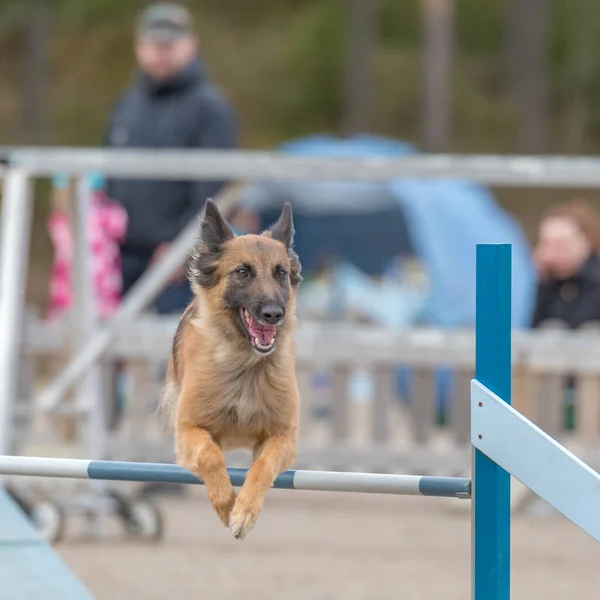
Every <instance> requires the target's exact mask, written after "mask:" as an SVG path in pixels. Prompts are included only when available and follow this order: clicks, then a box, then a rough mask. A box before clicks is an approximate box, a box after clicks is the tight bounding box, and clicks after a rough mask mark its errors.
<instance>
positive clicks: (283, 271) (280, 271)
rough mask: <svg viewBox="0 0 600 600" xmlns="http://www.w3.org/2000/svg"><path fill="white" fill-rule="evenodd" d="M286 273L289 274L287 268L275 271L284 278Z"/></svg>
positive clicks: (280, 277)
mask: <svg viewBox="0 0 600 600" xmlns="http://www.w3.org/2000/svg"><path fill="white" fill-rule="evenodd" d="M286 275H287V272H286V271H285V269H277V271H275V277H277V278H279V279H282V278H283V277H285V276H286Z"/></svg>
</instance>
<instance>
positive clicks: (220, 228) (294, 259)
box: [190, 200, 302, 356]
mask: <svg viewBox="0 0 600 600" xmlns="http://www.w3.org/2000/svg"><path fill="white" fill-rule="evenodd" d="M293 240H294V223H293V218H292V208H291V206H290V205H289V204H287V203H286V204H285V205H284V207H283V210H282V213H281V216H280V217H279V219H278V220H277V222H276V223H275V224H274V225H273V226H272V227H271V228H270V229H268V230H267V231H265V232H263V233H262V234H261V235H251V234H248V235H243V236H236V235H235V234H234V232H233V230H232V229H231V227H230V226H229V224H228V223H227V222H226V221H225V219H223V217H222V216H221V213H220V212H219V210H218V209H217V207H216V206H215V204H214V203H213V202H212V201H211V200H208V201H207V203H206V207H205V211H204V218H203V220H202V226H201V235H200V242H199V244H198V246H197V247H196V249H195V251H194V254H193V257H192V261H191V264H190V280H191V284H192V287H193V289H194V290H195V292H196V294H197V295H201V296H202V297H203V299H204V305H205V309H207V310H208V311H209V312H210V313H211V316H212V317H213V320H215V321H216V322H217V323H218V325H219V326H220V328H221V330H222V331H223V332H224V334H225V335H227V336H228V337H237V338H238V339H242V340H246V342H247V343H248V344H249V346H250V347H251V348H252V349H253V350H254V351H255V352H258V353H259V354H261V355H264V356H266V355H269V354H271V353H272V352H273V351H274V350H275V348H276V347H277V340H278V338H279V339H281V338H282V336H285V335H286V334H287V333H288V332H289V331H291V329H292V328H293V326H294V325H295V323H296V315H295V298H296V288H297V286H298V284H299V283H300V281H302V277H301V275H300V270H301V268H300V261H299V260H298V256H297V255H296V253H295V252H294V250H293Z"/></svg>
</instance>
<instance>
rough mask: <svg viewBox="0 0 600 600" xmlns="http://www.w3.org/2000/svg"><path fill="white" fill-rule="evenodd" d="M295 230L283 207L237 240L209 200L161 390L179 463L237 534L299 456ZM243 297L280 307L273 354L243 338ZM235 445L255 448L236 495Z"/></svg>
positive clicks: (246, 300)
mask: <svg viewBox="0 0 600 600" xmlns="http://www.w3.org/2000/svg"><path fill="white" fill-rule="evenodd" d="M293 235H294V229H293V221H292V213H291V207H290V206H289V205H287V204H286V206H285V207H284V209H283V211H282V214H281V217H280V218H279V220H278V221H277V223H275V225H273V227H271V229H269V230H268V231H266V232H264V233H262V234H261V235H244V236H239V237H237V236H235V234H234V233H233V231H232V230H231V228H230V227H229V225H228V224H227V223H226V221H225V220H224V219H223V218H222V216H221V215H220V213H219V211H218V210H217V208H216V206H215V205H214V203H212V202H211V201H210V200H209V201H208V202H207V204H206V208H205V214H204V219H203V221H202V226H201V236H200V241H199V243H198V245H197V247H196V248H195V250H194V253H193V255H192V260H191V263H190V273H189V277H190V282H191V285H192V288H193V290H194V294H195V297H194V300H193V301H192V303H191V304H190V305H189V306H188V307H187V309H186V310H185V312H184V314H183V315H182V318H181V321H180V323H179V327H178V329H177V332H176V334H175V337H174V340H173V347H172V352H171V356H170V360H169V364H168V368H167V377H166V381H165V386H164V390H163V397H162V403H161V409H162V412H163V413H164V414H165V416H166V417H167V418H168V420H169V421H170V423H171V424H172V426H173V428H174V431H175V451H176V457H177V462H178V463H179V464H181V465H182V466H183V467H185V468H187V469H189V470H190V471H192V472H193V473H195V474H196V475H197V476H199V477H201V478H202V479H203V480H204V482H205V485H206V491H207V494H208V498H209V500H210V502H211V504H212V506H213V508H214V509H215V511H216V512H217V513H218V515H219V517H220V519H221V521H222V522H223V523H224V524H225V526H227V527H229V528H230V530H231V532H232V533H233V535H234V536H235V537H237V538H239V539H243V538H244V537H245V536H246V535H247V533H248V532H249V530H250V529H251V528H252V527H253V526H254V524H255V522H256V520H257V518H258V515H259V513H260V511H261V509H262V505H263V500H264V497H265V494H266V492H267V490H268V489H269V488H270V487H271V485H272V483H273V480H274V479H275V477H276V476H277V475H278V474H279V473H281V472H282V471H284V470H286V469H289V468H290V467H291V466H292V464H293V462H294V459H295V457H296V448H297V440H298V402H299V398H298V389H297V384H296V376H295V348H294V342H293V339H292V333H293V331H294V329H295V326H296V315H295V296H296V289H297V286H298V284H299V282H300V281H301V279H302V278H301V276H300V263H299V261H298V257H297V256H296V254H295V253H294V251H293V249H292V244H293ZM240 265H241V267H240ZM244 272H245V274H244ZM248 273H250V275H248ZM240 298H242V299H243V302H244V303H245V304H248V305H252V306H258V307H264V304H265V302H269V301H271V300H275V301H277V302H278V303H279V304H278V306H279V305H280V306H281V308H282V309H283V310H284V312H285V316H284V319H283V321H282V322H281V323H279V324H278V325H277V333H276V338H275V339H276V342H275V347H274V349H273V350H271V353H270V354H263V353H260V352H259V351H257V350H256V349H255V348H254V347H253V346H252V345H251V343H250V339H249V336H246V335H244V330H243V322H242V321H243V317H242V319H240V318H239V311H240V309H242V310H243V308H246V307H242V306H241V305H238V302H239V299H240ZM257 310H260V308H259V309H257ZM263 310H264V308H263ZM236 311H237V312H236ZM234 448H244V449H248V450H250V451H251V452H252V453H253V463H252V465H251V467H250V469H249V471H248V474H247V476H246V481H245V483H244V485H243V487H242V488H241V490H240V492H239V495H238V496H237V498H236V494H235V491H234V489H233V487H232V485H231V483H230V480H229V477H228V475H227V471H226V468H225V459H224V455H223V452H226V451H228V450H231V449H234Z"/></svg>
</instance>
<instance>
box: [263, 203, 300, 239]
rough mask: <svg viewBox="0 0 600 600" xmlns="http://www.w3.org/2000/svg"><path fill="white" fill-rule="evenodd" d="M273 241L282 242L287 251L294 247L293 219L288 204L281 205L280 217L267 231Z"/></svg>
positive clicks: (290, 207)
mask: <svg viewBox="0 0 600 600" xmlns="http://www.w3.org/2000/svg"><path fill="white" fill-rule="evenodd" d="M269 231H270V232H271V237H272V238H273V239H274V240H277V241H279V242H283V243H284V244H285V247H286V248H287V249H288V250H289V249H290V248H291V247H292V246H293V245H294V217H293V216H292V206H291V204H290V203H289V202H286V203H285V204H284V205H283V210H282V211H281V216H280V217H279V219H277V222H276V223H275V224H274V225H273V226H272V227H271V229H270V230H269Z"/></svg>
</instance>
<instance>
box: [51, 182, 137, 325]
mask: <svg viewBox="0 0 600 600" xmlns="http://www.w3.org/2000/svg"><path fill="white" fill-rule="evenodd" d="M47 227H48V230H49V233H50V238H51V240H52V244H53V246H54V264H53V266H52V274H51V278H50V303H49V308H48V318H50V319H52V318H56V317H58V316H60V315H61V314H62V313H64V312H65V311H66V310H68V309H69V308H70V306H71V302H72V293H73V292H72V289H71V271H72V257H73V241H72V236H71V229H70V220H69V215H68V214H66V213H64V212H61V211H54V212H52V213H51V214H50V216H49V218H48V221H47ZM89 228H90V229H89V239H90V243H91V257H92V265H91V267H92V278H93V282H94V288H95V292H96V293H95V301H96V309H97V310H96V314H97V317H98V318H99V319H105V318H106V317H108V316H110V315H111V314H112V313H113V311H114V310H115V309H116V308H117V307H118V306H119V304H120V301H121V292H122V276H121V254H120V248H119V242H120V241H121V240H122V239H123V237H124V236H125V232H126V230H127V213H126V212H125V209H124V208H123V207H122V206H121V205H120V204H117V203H116V202H114V201H112V200H110V199H109V198H108V197H107V196H106V195H105V194H104V193H102V192H96V193H95V194H94V199H93V201H92V206H91V210H90V218H89Z"/></svg>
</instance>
